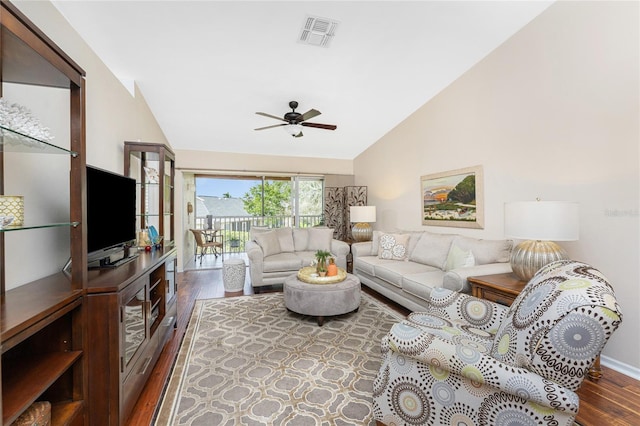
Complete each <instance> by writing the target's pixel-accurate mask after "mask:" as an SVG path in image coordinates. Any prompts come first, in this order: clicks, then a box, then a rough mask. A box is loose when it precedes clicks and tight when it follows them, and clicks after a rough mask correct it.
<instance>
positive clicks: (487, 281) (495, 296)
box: [469, 273, 527, 306]
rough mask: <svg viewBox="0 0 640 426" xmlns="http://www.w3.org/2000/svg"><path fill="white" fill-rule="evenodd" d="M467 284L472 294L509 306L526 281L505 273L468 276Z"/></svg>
mask: <svg viewBox="0 0 640 426" xmlns="http://www.w3.org/2000/svg"><path fill="white" fill-rule="evenodd" d="M469 284H471V294H472V295H473V296H475V297H478V298H480V299H485V300H490V301H491V302H495V303H499V304H501V305H505V306H511V304H512V303H513V301H514V300H515V299H516V297H517V296H518V295H519V294H520V292H521V291H522V289H523V288H524V286H525V285H527V282H526V281H522V280H520V279H518V277H516V276H515V275H513V274H512V273H507V274H494V275H483V276H479V277H469Z"/></svg>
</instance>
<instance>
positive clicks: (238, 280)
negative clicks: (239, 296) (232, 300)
mask: <svg viewBox="0 0 640 426" xmlns="http://www.w3.org/2000/svg"><path fill="white" fill-rule="evenodd" d="M246 273H247V265H246V264H245V263H244V260H242V259H238V258H230V259H227V260H225V261H224V262H223V263H222V283H223V284H224V291H226V292H227V293H238V292H242V290H243V289H244V279H245V274H246Z"/></svg>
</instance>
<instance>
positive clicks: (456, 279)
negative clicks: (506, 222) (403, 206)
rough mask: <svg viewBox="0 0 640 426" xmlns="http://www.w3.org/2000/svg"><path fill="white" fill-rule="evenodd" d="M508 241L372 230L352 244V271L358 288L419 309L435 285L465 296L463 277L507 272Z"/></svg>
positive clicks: (468, 289)
mask: <svg viewBox="0 0 640 426" xmlns="http://www.w3.org/2000/svg"><path fill="white" fill-rule="evenodd" d="M512 247H513V241H512V240H482V239H476V238H470V237H466V236H462V235H452V234H438V233H432V232H428V231H422V232H407V233H384V232H381V231H374V232H373V240H372V241H367V242H364V243H355V244H353V245H352V246H351V253H352V254H353V273H354V274H355V275H357V276H358V277H359V278H360V281H361V282H362V284H364V285H366V286H368V287H370V288H372V289H373V290H375V291H377V292H378V293H380V294H383V295H384V296H386V297H388V298H389V299H391V300H393V301H395V302H397V303H399V304H400V305H402V306H404V307H406V308H408V309H410V310H412V311H419V310H423V309H424V308H425V307H426V306H427V302H428V301H429V294H430V293H431V290H432V289H433V288H436V287H444V288H446V289H449V290H452V291H457V292H462V293H470V292H471V287H470V285H469V283H468V282H467V278H468V277H470V276H475V275H490V274H500V273H507V272H511V266H510V264H509V257H510V255H511V249H512Z"/></svg>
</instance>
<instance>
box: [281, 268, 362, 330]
mask: <svg viewBox="0 0 640 426" xmlns="http://www.w3.org/2000/svg"><path fill="white" fill-rule="evenodd" d="M283 292H284V304H285V306H286V307H287V309H289V310H291V311H293V312H296V313H299V314H303V315H309V316H313V317H318V325H320V326H322V324H324V319H325V317H329V316H333V315H342V314H347V313H349V312H354V311H357V310H358V308H359V307H360V279H359V278H358V277H356V276H355V275H352V274H347V277H346V278H345V280H344V281H341V282H339V283H335V284H309V283H305V282H302V281H300V280H299V279H298V276H297V274H294V275H291V276H289V277H288V278H287V279H286V280H285V281H284V285H283Z"/></svg>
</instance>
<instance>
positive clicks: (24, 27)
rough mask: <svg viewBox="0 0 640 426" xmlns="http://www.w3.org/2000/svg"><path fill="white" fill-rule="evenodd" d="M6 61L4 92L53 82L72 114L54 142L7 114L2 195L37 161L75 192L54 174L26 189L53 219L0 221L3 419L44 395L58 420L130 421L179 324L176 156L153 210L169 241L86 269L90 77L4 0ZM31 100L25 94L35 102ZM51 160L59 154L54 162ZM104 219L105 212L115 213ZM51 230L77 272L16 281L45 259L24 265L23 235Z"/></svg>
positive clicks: (0, 7)
mask: <svg viewBox="0 0 640 426" xmlns="http://www.w3.org/2000/svg"><path fill="white" fill-rule="evenodd" d="M0 66H1V72H0V83H1V84H0V97H1V96H2V95H7V93H13V94H18V95H17V96H16V97H17V98H19V99H20V100H22V97H21V96H20V95H22V94H23V93H35V95H36V96H35V97H36V98H40V97H41V95H42V94H43V93H44V94H45V96H46V95H47V94H49V93H51V92H50V90H51V88H54V89H55V93H62V94H63V96H62V98H61V99H62V101H61V102H60V105H58V103H54V104H51V105H48V108H49V109H50V110H57V111H58V112H60V111H64V114H61V115H62V119H61V120H60V119H59V118H60V117H58V116H56V120H57V121H56V125H60V126H64V127H62V131H61V132H60V133H61V135H58V134H56V136H58V138H56V139H55V140H56V144H53V143H51V142H50V141H47V140H43V139H38V138H36V137H31V136H25V134H24V132H18V131H17V130H18V129H13V128H9V127H7V126H5V125H4V121H3V123H2V128H1V129H0V194H2V195H4V194H7V193H6V192H5V190H7V189H12V188H15V187H16V185H15V183H16V181H20V180H23V181H27V182H30V181H31V180H32V179H34V177H33V176H31V175H29V176H26V175H25V174H26V173H29V172H28V171H24V170H17V171H16V168H15V167H13V168H12V167H11V166H12V162H15V161H18V162H19V163H20V164H29V165H30V167H29V168H27V170H28V169H36V170H40V171H41V172H42V174H43V175H44V176H48V174H53V175H54V176H55V178H53V179H56V181H57V180H58V178H59V181H60V182H61V183H62V185H63V186H66V182H67V181H68V194H58V193H56V194H47V191H49V192H51V191H52V190H51V189H50V188H48V187H47V186H48V185H47V184H46V183H48V182H46V181H45V184H39V183H38V182H39V181H37V180H34V181H33V182H32V183H31V186H32V187H28V186H27V187H26V188H27V189H28V191H33V192H34V194H31V193H30V192H27V193H28V194H29V196H30V198H31V199H34V198H41V199H40V200H37V202H43V203H44V208H42V209H41V210H45V213H49V210H51V211H53V213H51V215H52V216H46V219H45V220H44V221H43V220H41V219H38V220H37V221H33V220H32V218H33V216H30V215H29V214H30V213H32V212H33V210H35V209H32V210H29V206H27V208H26V209H25V210H26V211H27V213H28V214H27V217H25V221H24V223H19V224H14V225H9V226H5V227H0V297H1V303H0V337H1V340H0V351H1V354H2V357H1V359H0V372H1V376H2V379H1V382H0V417H1V418H2V425H6V426H8V425H11V424H12V423H14V422H15V421H16V420H17V419H18V418H19V417H20V416H21V415H22V414H24V413H26V412H28V411H30V410H31V408H32V407H33V406H34V403H36V402H40V405H41V406H42V405H44V406H48V404H49V403H50V404H51V405H50V406H51V411H50V415H51V424H52V425H72V426H75V425H120V424H125V422H126V419H127V417H128V416H129V414H130V412H131V410H132V408H133V406H134V405H135V403H136V401H137V399H138V395H139V393H140V390H141V389H142V387H143V386H144V384H145V382H146V380H147V379H148V377H149V375H150V373H151V370H152V369H153V366H154V364H155V362H156V361H157V359H158V357H159V354H160V352H161V351H162V348H163V346H164V344H165V342H166V341H167V339H168V338H169V337H170V336H171V333H172V332H173V330H174V328H175V325H176V319H177V297H176V293H177V291H176V290H177V284H176V249H175V248H174V247H173V238H174V237H173V234H174V232H173V223H172V222H173V195H174V194H173V178H174V166H173V158H172V157H171V155H172V153H171V152H170V150H168V151H167V155H166V156H163V157H161V158H164V159H165V160H166V162H164V163H163V164H164V166H165V168H164V169H163V176H162V179H163V180H162V182H161V185H159V186H158V185H156V186H157V187H158V189H159V193H160V197H159V200H158V201H157V204H156V205H155V206H154V208H155V211H156V212H157V213H156V215H159V216H162V219H160V225H161V226H160V229H159V232H160V235H163V236H164V238H163V241H162V242H161V243H160V244H159V245H158V246H157V248H153V249H150V250H147V251H145V250H144V249H143V250H142V251H140V255H139V256H138V257H137V258H136V259H135V260H133V261H131V262H128V263H126V264H124V265H122V266H119V267H117V268H109V269H99V270H89V269H88V267H87V224H86V223H85V222H86V196H87V179H86V166H87V165H86V150H85V145H86V143H85V139H86V135H85V117H86V113H85V98H86V93H85V72H84V71H83V70H82V68H80V67H79V66H78V65H77V64H76V63H75V62H74V61H73V60H72V59H71V58H70V57H68V56H67V55H66V54H65V53H64V52H63V51H62V50H61V49H60V48H59V47H58V46H57V45H56V44H55V43H54V42H53V41H52V40H51V39H49V38H48V37H47V36H46V35H45V34H44V33H43V32H42V31H41V30H39V29H38V28H37V27H36V26H35V25H34V24H33V23H32V22H31V21H30V20H29V19H28V18H27V17H26V16H25V15H24V14H22V13H21V12H20V10H19V9H18V8H17V7H16V6H14V5H13V4H11V3H10V2H8V1H6V0H1V1H0ZM27 86H28V87H27ZM62 91H66V92H68V94H66V93H64V92H62ZM51 98H52V99H60V98H56V97H55V96H51ZM29 100H31V98H29V97H27V100H26V102H27V105H29ZM47 100H49V98H47ZM56 107H58V108H56ZM67 110H68V121H67V112H66V111H67ZM139 148H140V149H141V150H142V151H144V150H146V149H149V150H152V151H153V150H156V151H158V150H159V151H160V152H162V153H164V152H165V148H166V147H164V146H163V145H157V144H146V145H144V146H141V147H139ZM50 154H53V155H50ZM137 155H139V156H140V155H144V154H140V153H137ZM53 157H55V158H56V160H55V161H54V160H50V158H53ZM149 157H152V156H151V155H150V156H149ZM170 157H171V158H170ZM45 158H46V159H45ZM145 158H146V156H145ZM59 159H63V160H61V161H60V160H59ZM67 159H68V160H67ZM50 164H55V165H52V166H50ZM143 170H144V169H143ZM129 172H130V171H129V170H127V174H129ZM143 177H144V174H143ZM43 179H46V178H43ZM138 185H139V187H144V186H145V185H146V183H145V182H144V180H143V181H142V182H141V181H139V180H138ZM18 187H20V188H23V187H24V186H22V187H21V186H18ZM160 188H161V189H160ZM153 190H155V189H153ZM53 191H54V192H55V190H53ZM65 191H66V190H65ZM147 193H150V192H147ZM47 195H52V197H51V198H52V199H53V198H55V200H54V201H60V200H62V202H61V204H62V208H60V206H59V205H55V206H50V205H48V204H47V202H50V201H51V200H50V198H49V197H47ZM38 196H40V197H38ZM67 196H68V200H69V201H68V203H67V202H66V198H67ZM26 198H27V197H25V199H26ZM156 198H158V197H156ZM156 198H154V200H155V199H156ZM149 203H150V201H149V199H145V200H144V202H143V203H140V204H139V208H138V211H137V220H138V225H139V226H143V227H144V226H145V224H146V223H147V222H146V220H147V219H148V218H149V217H151V216H153V215H154V214H153V213H150V212H147V211H145V210H144V209H143V208H142V204H145V206H146V205H149ZM153 203H156V201H152V202H151V205H153ZM36 204H37V203H36ZM67 208H68V213H67V211H66V209H67ZM59 210H62V212H63V214H64V215H67V214H68V217H65V218H64V220H63V221H60V218H59V217H55V216H53V215H54V214H59ZM105 214H106V215H107V216H108V212H106V213H105ZM143 217H144V218H145V219H142V218H143ZM106 220H108V217H107V218H106ZM60 230H62V231H60ZM25 231H28V232H25ZM43 236H44V237H45V241H46V242H49V243H50V244H51V245H53V246H55V249H54V250H52V251H58V252H60V253H51V255H52V256H53V255H54V254H55V255H57V257H55V259H58V258H59V257H62V258H63V259H62V263H64V261H65V260H66V259H67V258H68V259H69V260H70V262H69V265H70V268H65V270H64V271H62V269H63V265H60V267H59V269H56V268H57V264H56V262H52V264H53V265H52V266H53V267H51V266H49V267H48V268H45V267H42V268H41V269H43V270H44V269H46V270H49V269H52V271H51V272H46V273H42V274H41V275H46V276H42V277H36V278H35V279H29V280H27V281H29V282H22V281H23V279H21V278H18V279H16V278H15V277H16V276H20V274H19V273H18V274H16V271H17V272H24V271H28V270H29V267H30V265H32V264H35V261H34V258H33V256H36V255H38V256H40V255H44V254H43V253H40V252H39V251H38V250H37V249H34V248H33V247H32V246H31V248H30V251H29V255H24V256H21V257H20V258H19V260H17V261H16V260H15V259H16V255H15V253H21V251H20V250H24V248H23V245H22V244H21V242H22V240H27V241H32V242H33V241H35V242H36V244H39V243H40V239H41V237H43ZM47 238H48V240H47ZM134 249H135V248H134ZM34 252H35V253H37V254H34ZM67 252H68V253H67ZM38 266H39V265H38ZM35 269H36V271H37V270H39V269H38V268H35ZM56 270H57V271H59V272H56ZM36 275H38V274H37V273H36Z"/></svg>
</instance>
